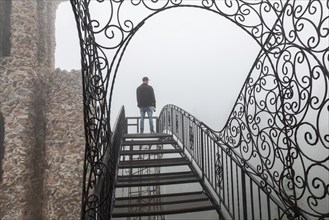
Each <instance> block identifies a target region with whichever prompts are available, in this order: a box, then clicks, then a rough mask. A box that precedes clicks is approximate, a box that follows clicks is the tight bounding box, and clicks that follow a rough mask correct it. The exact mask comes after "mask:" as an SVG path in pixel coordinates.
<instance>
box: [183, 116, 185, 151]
mask: <svg viewBox="0 0 329 220" xmlns="http://www.w3.org/2000/svg"><path fill="white" fill-rule="evenodd" d="M182 144H183V151H184V150H185V131H184V115H183V114H182Z"/></svg>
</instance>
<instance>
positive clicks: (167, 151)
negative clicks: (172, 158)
mask: <svg viewBox="0 0 329 220" xmlns="http://www.w3.org/2000/svg"><path fill="white" fill-rule="evenodd" d="M182 152H183V150H181V149H159V150H122V151H121V152H120V154H121V155H137V154H171V153H182Z"/></svg>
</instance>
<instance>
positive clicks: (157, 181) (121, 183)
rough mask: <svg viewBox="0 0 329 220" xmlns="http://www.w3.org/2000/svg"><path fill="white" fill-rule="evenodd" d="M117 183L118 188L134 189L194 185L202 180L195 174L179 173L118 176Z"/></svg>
mask: <svg viewBox="0 0 329 220" xmlns="http://www.w3.org/2000/svg"><path fill="white" fill-rule="evenodd" d="M117 181H118V182H117V185H116V187H134V186H150V185H169V184H181V183H192V182H199V181H201V179H200V178H199V177H198V176H197V175H195V174H194V173H193V172H177V173H161V174H151V175H129V176H118V180H117Z"/></svg>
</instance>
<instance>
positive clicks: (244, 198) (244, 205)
mask: <svg viewBox="0 0 329 220" xmlns="http://www.w3.org/2000/svg"><path fill="white" fill-rule="evenodd" d="M241 184H242V187H241V188H242V189H241V191H242V208H243V218H244V219H247V217H248V216H247V215H248V213H247V193H246V192H247V188H246V174H245V172H244V169H243V168H241ZM251 202H253V201H251Z"/></svg>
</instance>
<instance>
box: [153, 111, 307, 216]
mask: <svg viewBox="0 0 329 220" xmlns="http://www.w3.org/2000/svg"><path fill="white" fill-rule="evenodd" d="M159 126H160V128H159V129H160V132H166V133H170V134H172V135H173V136H174V137H175V138H176V139H177V141H178V142H179V144H180V146H181V147H182V148H183V149H184V152H185V153H186V154H188V156H189V158H190V160H191V161H192V162H193V164H194V165H195V168H196V170H198V171H199V175H200V177H201V178H202V179H203V185H204V186H205V187H207V188H208V191H209V192H210V194H211V195H212V196H213V199H215V200H217V201H218V203H219V205H220V206H221V207H223V208H224V209H221V211H222V212H224V213H226V215H228V216H229V218H232V219H263V218H265V219H291V218H295V217H296V213H295V212H293V211H292V210H291V209H292V208H293V203H292V202H291V203H290V202H289V199H288V198H287V197H285V195H284V194H280V192H278V191H277V189H275V188H271V193H269V190H268V188H269V187H271V185H269V184H268V183H266V180H264V179H263V178H262V177H261V176H258V175H257V170H256V168H254V167H252V165H251V164H249V163H248V162H246V161H244V160H243V159H242V157H241V156H240V155H239V154H238V153H237V152H235V151H234V150H232V149H231V148H229V147H228V146H225V144H224V143H223V142H222V141H221V138H220V136H219V132H216V131H214V130H212V129H210V128H209V127H208V126H207V125H206V124H204V123H203V122H201V121H199V120H198V119H196V118H195V117H194V116H192V115H191V114H189V113H188V112H186V111H185V110H183V109H181V108H179V107H177V106H175V105H167V106H165V107H164V108H163V109H162V111H161V113H160V116H159ZM264 205H265V207H264ZM289 205H290V206H289ZM297 219H304V217H303V215H302V213H299V215H298V217H297Z"/></svg>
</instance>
